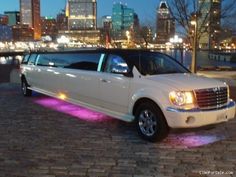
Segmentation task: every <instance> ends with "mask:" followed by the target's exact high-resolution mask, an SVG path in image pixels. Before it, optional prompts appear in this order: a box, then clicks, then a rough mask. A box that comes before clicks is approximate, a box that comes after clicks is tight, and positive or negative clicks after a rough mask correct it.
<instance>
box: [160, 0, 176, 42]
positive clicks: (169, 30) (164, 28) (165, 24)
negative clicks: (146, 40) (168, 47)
mask: <svg viewBox="0 0 236 177" xmlns="http://www.w3.org/2000/svg"><path fill="white" fill-rule="evenodd" d="M156 24H157V28H156V33H157V38H156V39H157V43H158V44H165V43H167V42H169V41H170V38H171V37H173V36H174V34H175V20H174V18H173V17H172V15H171V12H170V9H169V7H168V4H167V2H166V1H161V2H160V6H159V7H158V9H157V23H156Z"/></svg>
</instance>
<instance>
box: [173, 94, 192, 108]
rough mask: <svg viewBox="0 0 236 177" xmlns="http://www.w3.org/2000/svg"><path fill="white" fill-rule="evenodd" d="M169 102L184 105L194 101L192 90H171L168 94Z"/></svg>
mask: <svg viewBox="0 0 236 177" xmlns="http://www.w3.org/2000/svg"><path fill="white" fill-rule="evenodd" d="M169 99H170V102H171V103H173V104H174V105H176V106H184V105H190V104H194V103H195V97H194V94H193V92H182V91H173V92H170V94H169Z"/></svg>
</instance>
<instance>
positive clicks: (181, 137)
mask: <svg viewBox="0 0 236 177" xmlns="http://www.w3.org/2000/svg"><path fill="white" fill-rule="evenodd" d="M203 131H204V130H203ZM225 138H226V137H225V136H222V135H217V134H214V135H213V134H209V132H208V133H207V132H205V133H204V134H200V133H199V132H194V133H191V134H186V133H184V134H171V135H170V136H169V137H168V138H167V140H166V143H167V144H170V145H173V146H174V147H180V148H183V147H185V148H194V147H200V146H206V145H209V144H213V143H216V142H219V141H221V140H224V139H225Z"/></svg>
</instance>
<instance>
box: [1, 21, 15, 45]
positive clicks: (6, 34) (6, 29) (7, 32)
mask: <svg viewBox="0 0 236 177" xmlns="http://www.w3.org/2000/svg"><path fill="white" fill-rule="evenodd" d="M11 40H12V28H11V27H10V26H8V25H1V24H0V41H11Z"/></svg>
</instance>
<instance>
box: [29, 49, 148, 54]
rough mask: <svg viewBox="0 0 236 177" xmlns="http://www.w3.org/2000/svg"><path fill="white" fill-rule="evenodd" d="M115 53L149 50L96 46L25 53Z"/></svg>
mask: <svg viewBox="0 0 236 177" xmlns="http://www.w3.org/2000/svg"><path fill="white" fill-rule="evenodd" d="M88 52H89V53H97V52H101V53H117V54H128V53H137V52H138V53H142V52H151V50H148V49H106V48H97V49H86V48H85V49H78V50H68V51H31V52H29V53H26V54H58V53H61V54H63V53H88Z"/></svg>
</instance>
